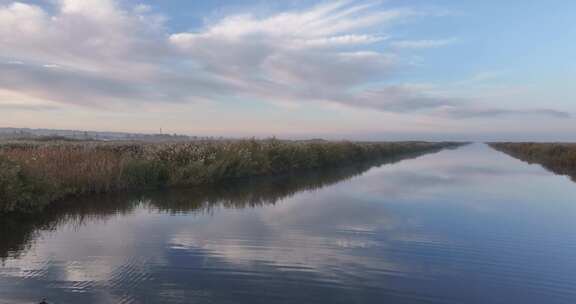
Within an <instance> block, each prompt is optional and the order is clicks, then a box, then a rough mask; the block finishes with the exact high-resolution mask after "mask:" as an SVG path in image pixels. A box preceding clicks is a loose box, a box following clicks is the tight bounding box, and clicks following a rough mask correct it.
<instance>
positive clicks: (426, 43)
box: [390, 38, 456, 49]
mask: <svg viewBox="0 0 576 304" xmlns="http://www.w3.org/2000/svg"><path fill="white" fill-rule="evenodd" d="M454 42H456V39H455V38H450V39H438V40H399V41H393V42H392V43H390V45H391V46H392V47H394V48H399V49H430V48H439V47H443V46H447V45H450V44H452V43H454Z"/></svg>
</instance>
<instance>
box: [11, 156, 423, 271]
mask: <svg viewBox="0 0 576 304" xmlns="http://www.w3.org/2000/svg"><path fill="white" fill-rule="evenodd" d="M428 153H431V152H430V151H428V152H420V153H410V154H405V155H402V156H398V157H394V158H391V159H386V160H383V161H364V162H355V163H351V164H348V165H345V166H338V167H329V168H320V169H318V170H307V171H304V172H295V173H294V174H290V173H287V174H279V175H274V176H257V177H251V178H246V179H241V180H238V181H231V182H226V183H222V184H210V185H205V186H202V187H190V188H184V189H172V188H170V189H158V190H151V191H148V190H146V191H129V192H118V193H104V194H97V195H87V196H84V197H78V198H73V199H67V200H63V201H61V202H58V203H57V204H53V205H51V206H50V208H46V209H45V210H44V211H43V212H42V214H41V216H37V214H35V213H18V214H4V215H2V214H0V231H2V232H3V233H4V234H3V239H2V240H3V241H2V242H0V264H1V263H2V262H3V261H5V260H6V259H7V258H16V257H18V256H19V254H20V253H22V252H25V251H26V249H27V248H29V246H30V245H31V243H32V240H33V239H34V236H35V235H37V233H38V232H40V231H54V230H57V229H58V227H59V226H60V225H64V224H66V223H73V226H74V227H80V226H82V225H84V224H85V223H87V222H89V221H93V220H97V219H107V218H109V217H112V216H114V215H117V214H128V213H131V212H133V211H134V210H135V209H136V208H138V207H139V206H142V205H144V206H145V207H146V208H150V209H152V210H157V211H159V212H164V213H169V214H178V213H192V212H194V213H211V212H212V211H213V210H215V209H218V208H225V209H244V208H252V207H258V206H268V205H275V204H276V203H278V202H279V201H281V200H283V199H286V198H288V197H291V196H293V195H295V194H296V193H298V192H301V191H313V190H317V189H320V188H323V187H326V186H329V185H333V184H336V183H338V182H341V181H344V180H348V179H350V178H353V177H355V176H358V175H361V174H363V173H365V172H366V171H368V170H370V169H371V168H374V167H379V166H384V165H388V164H393V163H396V162H399V161H402V160H406V159H413V158H416V157H419V156H421V155H425V154H428Z"/></svg>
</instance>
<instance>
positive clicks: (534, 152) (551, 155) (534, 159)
mask: <svg viewBox="0 0 576 304" xmlns="http://www.w3.org/2000/svg"><path fill="white" fill-rule="evenodd" d="M490 146H492V147H493V148H494V149H496V150H499V151H501V152H504V153H506V154H508V155H510V156H513V157H516V158H518V159H520V160H523V161H526V162H528V163H536V164H540V165H542V166H544V167H545V168H547V169H548V170H550V171H552V172H554V173H557V174H563V175H568V176H571V177H572V179H573V180H575V181H576V144H574V143H491V144H490Z"/></svg>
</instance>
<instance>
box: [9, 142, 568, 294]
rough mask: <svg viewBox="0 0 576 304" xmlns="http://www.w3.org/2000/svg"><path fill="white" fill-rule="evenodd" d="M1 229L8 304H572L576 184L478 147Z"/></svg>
mask: <svg viewBox="0 0 576 304" xmlns="http://www.w3.org/2000/svg"><path fill="white" fill-rule="evenodd" d="M1 221H2V222H1V224H0V228H1V229H2V230H1V234H0V259H1V260H2V262H1V263H2V265H1V268H0V303H35V302H39V300H40V299H41V298H43V297H46V298H48V300H49V301H50V302H51V303H539V304H540V303H576V184H575V183H573V182H571V181H570V180H569V179H568V178H566V177H562V176H556V175H554V174H552V173H549V172H547V171H546V170H544V169H542V168H541V167H539V166H531V165H527V164H525V163H522V162H520V161H518V160H515V159H513V158H510V157H508V156H506V155H504V154H501V153H499V152H496V151H494V150H491V149H490V148H488V147H487V146H484V145H470V146H466V147H462V148H459V149H456V150H445V151H442V152H439V153H437V154H429V155H426V156H422V157H419V158H415V159H409V160H403V161H400V162H396V163H394V164H387V165H383V166H380V167H372V168H369V167H367V166H364V165H359V166H356V167H352V168H343V169H338V170H332V171H327V172H318V173H316V174H313V175H311V174H306V175H302V176H299V177H293V176H292V177H291V176H285V177H277V178H273V179H261V180H255V181H252V182H245V183H243V184H237V185H230V186H227V187H223V188H220V189H202V190H188V191H172V192H163V193H162V192H161V193H147V194H138V195H137V194H134V195H123V196H106V197H98V198H92V199H91V200H89V201H88V200H87V201H83V202H70V204H63V205H60V206H58V208H57V209H53V210H51V211H50V212H47V213H46V214H45V215H44V216H43V217H42V218H35V219H25V218H21V219H14V218H7V219H6V218H5V219H1Z"/></svg>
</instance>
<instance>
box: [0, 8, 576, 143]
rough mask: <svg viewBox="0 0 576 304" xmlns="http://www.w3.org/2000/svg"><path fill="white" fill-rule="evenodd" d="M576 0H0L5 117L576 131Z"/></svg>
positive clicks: (515, 134)
mask: <svg viewBox="0 0 576 304" xmlns="http://www.w3.org/2000/svg"><path fill="white" fill-rule="evenodd" d="M575 11H576V2H574V1H567V0H566V1H560V0H556V1H447V0H436V1H424V0H420V1H418V0H408V1H399V0H398V1H393V0H390V1H298V0H296V1H254V0H252V1H249V0H239V1H223V0H220V1H176V0H164V1H131V0H124V1H122V0H45V1H44V0H35V1H21V2H15V1H7V0H0V44H2V45H1V47H0V111H2V112H3V113H4V114H5V115H3V116H4V118H3V119H2V120H1V121H0V127H9V126H10V127H45V128H67V129H93V130H115V131H132V132H155V131H156V130H158V129H159V128H163V129H164V130H168V131H170V132H177V133H185V134H192V135H215V136H258V137H265V136H272V135H275V136H279V137H296V138H306V137H318V136H322V137H327V138H348V139H375V140H379V139H471V140H475V139H476V140H506V139H509V140H576V135H574V134H576V132H574V131H576V127H575V126H576V124H575V122H576V121H574V118H573V116H574V114H576V100H574V95H575V93H576V92H575V91H576V89H575V88H574V86H573V85H572V83H573V82H574V80H576V77H575V76H576V63H575V62H574V60H573V56H574V55H573V54H576V43H575V41H576V39H575V38H576V21H574V20H573V19H574V12H575Z"/></svg>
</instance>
